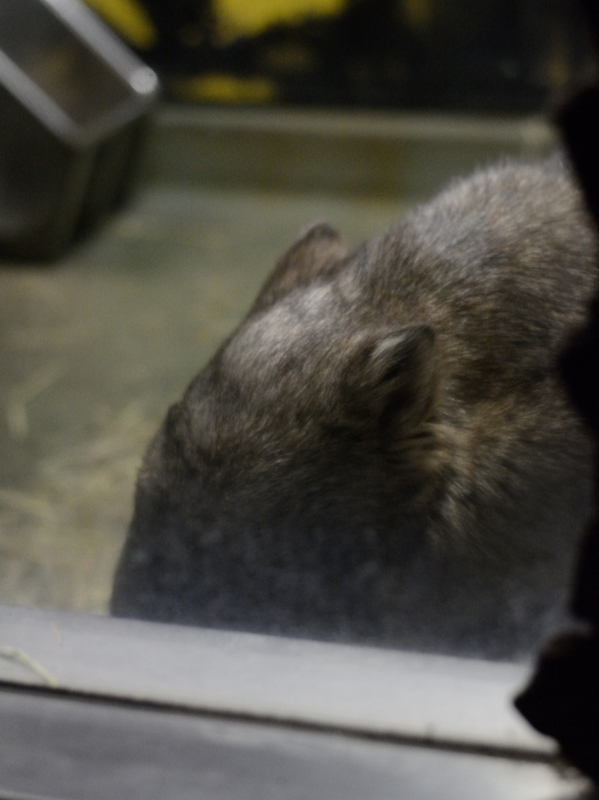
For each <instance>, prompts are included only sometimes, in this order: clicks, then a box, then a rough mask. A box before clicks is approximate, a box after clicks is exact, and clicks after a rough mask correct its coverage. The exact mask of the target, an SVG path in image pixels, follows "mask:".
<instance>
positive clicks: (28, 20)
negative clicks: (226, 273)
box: [0, 0, 158, 258]
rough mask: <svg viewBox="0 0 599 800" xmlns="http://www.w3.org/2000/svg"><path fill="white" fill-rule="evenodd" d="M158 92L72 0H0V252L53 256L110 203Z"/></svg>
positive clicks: (145, 71)
mask: <svg viewBox="0 0 599 800" xmlns="http://www.w3.org/2000/svg"><path fill="white" fill-rule="evenodd" d="M157 93H158V79H157V77H156V74H155V73H154V72H153V71H152V70H151V69H150V68H149V67H147V66H145V65H144V64H143V63H142V62H141V61H140V60H139V59H138V58H136V57H135V56H134V55H133V54H132V53H131V52H130V51H129V50H128V49H127V48H126V47H125V46H124V45H123V44H122V43H121V42H120V41H119V40H118V39H117V38H116V37H115V36H114V35H113V34H112V33H111V32H110V31H109V30H108V29H107V28H106V27H105V26H104V25H103V24H102V23H101V22H100V21H99V20H98V19H97V17H96V16H95V15H94V14H93V13H92V12H91V11H89V9H87V7H86V6H84V5H82V4H81V3H80V2H78V0H0V255H1V256H5V257H25V258H40V257H41V258H44V257H50V256H53V255H55V254H56V253H58V252H60V251H61V250H63V249H64V247H65V246H66V245H68V244H69V242H70V241H71V240H72V238H73V236H74V235H75V233H76V232H77V231H78V230H79V229H80V228H81V227H84V226H85V227H87V226H90V225H93V224H94V223H95V222H96V221H97V220H98V219H99V218H100V217H101V216H102V215H103V214H104V213H105V212H106V211H108V210H109V209H110V207H111V206H113V205H114V204H115V203H116V202H117V201H118V199H119V198H120V197H121V196H122V194H123V192H124V189H125V186H126V183H127V179H128V177H129V172H130V167H131V164H132V162H133V159H134V156H135V153H136V150H137V146H138V140H139V134H140V130H141V127H142V125H143V119H144V115H145V114H146V112H147V110H148V108H149V107H150V105H151V104H152V102H153V101H154V100H155V98H156V96H157Z"/></svg>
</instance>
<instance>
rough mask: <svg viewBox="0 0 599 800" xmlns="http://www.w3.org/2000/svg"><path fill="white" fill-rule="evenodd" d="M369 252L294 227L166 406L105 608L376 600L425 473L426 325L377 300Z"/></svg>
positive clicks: (286, 609) (223, 610) (127, 610)
mask: <svg viewBox="0 0 599 800" xmlns="http://www.w3.org/2000/svg"><path fill="white" fill-rule="evenodd" d="M369 259H370V255H369V252H368V250H367V249H362V250H360V251H358V252H357V253H355V254H353V255H351V254H350V253H349V252H348V250H347V248H346V247H345V245H344V244H343V243H342V242H341V240H340V239H339V237H338V235H337V234H336V233H335V232H334V231H333V230H332V229H331V228H329V227H328V226H326V225H317V226H314V227H312V228H310V229H309V230H308V231H307V232H306V233H304V234H303V235H302V236H301V237H300V238H299V239H298V240H297V241H296V242H295V244H294V245H293V246H292V247H291V249H290V250H289V251H288V252H287V253H286V254H285V256H284V257H283V258H282V259H281V260H280V262H279V263H278V264H277V266H276V268H275V270H274V272H273V274H272V275H271V277H270V278H269V280H268V281H267V283H266V284H265V286H264V287H263V289H262V291H261V292H260V294H259V296H258V298H257V299H256V301H255V303H254V306H253V307H252V309H251V311H250V313H249V315H248V317H247V318H246V319H245V321H244V322H243V323H242V324H241V326H240V327H239V328H238V330H237V331H236V332H235V333H234V334H233V335H232V336H231V337H230V339H229V340H228V341H227V342H226V343H225V344H224V345H223V347H222V348H221V349H220V351H219V352H218V353H217V354H216V356H215V357H214V358H213V360H212V361H211V362H210V363H209V364H208V366H207V367H206V368H205V369H204V370H203V371H202V372H201V373H200V374H199V375H198V376H197V377H196V378H195V380H194V381H193V382H192V383H191V385H190V386H189V388H188V389H187V391H186V393H185V395H184V397H183V399H182V400H181V401H180V402H179V403H176V404H175V405H174V406H172V407H171V408H170V410H169V412H168V414H167V417H166V420H165V422H164V424H163V426H162V428H161V429H160V431H159V432H158V434H157V436H156V437H155V439H154V441H153V442H152V444H151V445H150V448H149V450H148V452H147V454H146V457H145V461H144V464H143V467H142V470H141V473H140V476H139V480H138V486H137V494H136V505H135V514H134V518H133V521H132V524H131V528H130V532H129V538H128V541H127V544H126V546H125V550H124V552H123V555H122V558H121V563H120V566H119V569H118V572H117V577H116V581H115V589H114V595H113V600H112V609H113V612H114V613H117V614H126V615H131V616H140V617H149V618H158V619H170V620H180V621H190V622H191V621H193V622H199V623H203V624H216V625H227V624H231V625H236V626H238V627H239V626H241V627H249V628H251V627H253V626H257V627H259V628H261V629H263V630H279V629H280V630H301V629H303V628H302V626H303V625H304V622H305V621H306V620H307V619H308V617H310V616H311V615H316V616H319V618H320V620H321V623H322V624H323V625H324V626H325V627H326V626H327V624H328V623H327V619H329V618H335V617H336V615H337V616H339V617H343V616H344V615H345V614H347V607H349V606H351V605H352V604H357V605H360V604H362V607H363V613H364V614H365V615H366V617H368V616H370V615H371V614H375V613H377V612H376V610H375V609H374V606H377V604H378V605H380V603H381V602H383V603H384V597H383V596H382V595H384V593H385V592H386V591H387V592H389V591H391V590H392V587H391V586H387V587H386V588H385V586H384V585H382V584H384V581H383V582H382V584H381V581H378V578H379V577H380V576H379V574H378V573H379V570H380V569H381V565H382V564H383V563H384V564H386V565H387V568H389V566H391V567H392V566H393V565H394V564H400V563H401V562H402V561H405V559H406V556H407V554H408V553H410V552H411V551H412V550H413V549H414V548H415V547H416V546H417V540H418V537H419V534H420V532H421V528H422V513H421V511H420V507H421V504H422V498H423V493H425V492H426V491H429V492H430V491H433V490H434V487H432V486H431V481H430V480H429V473H432V472H434V470H435V465H434V461H435V458H436V447H435V441H434V434H433V429H434V424H433V421H434V407H435V397H436V384H437V380H436V373H437V360H436V357H435V342H434V334H433V331H432V329H431V328H430V327H429V326H428V325H426V324H425V323H414V322H412V323H411V324H407V325H405V326H401V325H393V324H390V323H389V321H388V320H386V319H385V316H384V313H382V311H381V310H380V309H377V307H376V302H374V303H373V301H372V297H370V296H369V289H368V286H369V279H368V271H369ZM377 581H378V583H377ZM369 586H370V587H371V589H368V587H369ZM381 593H382V594H381ZM340 597H343V599H342V600H340V599H339V598H340ZM368 598H369V599H368ZM369 603H370V604H371V605H372V604H374V606H373V608H371V609H370V610H369V609H368V606H369ZM341 606H343V608H341ZM365 624H366V623H365Z"/></svg>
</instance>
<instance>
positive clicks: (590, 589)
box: [516, 0, 599, 783]
mask: <svg viewBox="0 0 599 800" xmlns="http://www.w3.org/2000/svg"><path fill="white" fill-rule="evenodd" d="M585 5H586V6H587V11H588V17H589V20H590V23H591V26H592V29H593V33H594V34H595V40H596V44H598V45H599V3H598V2H596V0H586V3H585ZM559 124H560V126H561V129H562V133H563V135H564V139H565V142H566V144H567V146H568V149H569V151H570V156H571V159H572V161H573V163H574V166H575V168H576V171H577V172H578V175H579V178H580V182H581V184H582V186H583V187H584V190H585V193H586V197H587V202H588V205H589V208H590V209H591V212H592V213H593V216H594V218H595V221H596V222H597V224H598V225H599V85H595V86H591V87H589V88H587V89H585V90H583V91H581V92H580V93H579V94H578V95H577V96H576V97H575V98H574V99H573V100H572V101H571V102H570V103H568V104H567V105H566V106H565V107H564V109H563V110H562V112H561V114H560V116H559ZM598 365H599V298H596V299H595V301H594V303H593V306H592V309H591V317H590V320H589V323H588V327H587V329H586V330H584V331H583V332H582V333H581V334H580V335H579V337H578V338H577V340H576V341H575V342H573V343H572V345H571V347H570V348H569V349H568V351H567V352H566V353H565V354H564V356H563V361H562V374H563V377H564V380H565V382H566V385H567V387H568V390H569V392H570V394H571V397H572V399H573V401H574V402H575V403H576V405H577V406H578V408H579V410H580V412H581V413H582V415H583V416H584V418H585V420H586V421H587V423H588V424H589V426H590V427H591V429H592V431H593V433H594V436H595V440H596V442H597V443H599V371H598ZM595 459H596V471H595V510H594V514H593V517H592V518H591V521H590V523H589V526H588V529H587V532H586V535H585V539H584V542H583V546H582V550H581V553H580V559H579V565H578V571H577V575H576V581H575V586H574V593H573V598H572V610H573V612H574V614H575V615H576V616H577V617H578V618H579V619H581V620H582V621H584V622H586V623H588V632H587V633H586V634H574V633H573V634H567V635H564V636H562V637H560V638H558V639H556V640H554V641H553V642H551V643H550V644H549V646H548V647H547V648H546V650H545V651H544V652H543V653H542V654H541V658H540V662H539V666H538V669H537V672H536V674H535V676H534V678H533V680H532V683H531V684H530V686H529V687H528V689H526V691H525V692H524V693H523V694H521V695H520V696H519V697H518V698H517V700H516V706H517V707H518V709H519V710H520V711H521V712H522V714H523V715H524V716H525V717H526V718H527V719H528V721H529V722H530V723H532V725H534V727H535V728H537V729H538V730H539V731H541V732H542V733H545V734H548V735H549V736H553V737H554V738H555V739H557V740H558V742H559V743H560V745H561V749H562V752H563V754H564V755H565V756H566V757H567V758H568V759H569V760H570V761H571V762H572V763H573V764H575V765H576V766H577V767H579V768H580V769H582V770H583V771H584V772H586V773H587V774H588V775H589V776H590V777H592V778H593V779H594V780H595V781H596V782H598V783H599V459H598V454H597V452H596V453H595Z"/></svg>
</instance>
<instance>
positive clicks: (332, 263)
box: [252, 222, 350, 313]
mask: <svg viewBox="0 0 599 800" xmlns="http://www.w3.org/2000/svg"><path fill="white" fill-rule="evenodd" d="M349 254H350V250H349V248H348V246H347V245H346V244H345V242H344V241H343V240H342V239H341V237H340V236H339V234H338V233H337V231H335V230H334V229H333V228H331V226H330V225H328V224H327V223H326V222H318V223H316V224H314V225H311V226H310V227H309V228H306V229H305V230H304V231H302V232H301V233H300V235H299V236H298V238H297V239H296V240H295V242H294V243H293V244H292V245H291V247H290V248H289V250H288V251H287V252H286V253H285V254H284V255H283V256H282V257H281V258H280V259H279V261H278V262H277V265H276V267H275V268H274V271H273V272H272V274H271V275H270V277H269V278H268V280H267V281H266V283H265V284H264V286H263V287H262V289H261V291H260V294H259V295H258V297H257V299H256V302H255V303H254V306H253V308H252V313H253V312H256V311H260V310H262V309H263V308H266V307H267V306H269V305H271V304H272V303H274V302H275V301H276V300H278V299H279V298H281V297H283V296H284V295H286V294H287V293H288V292H289V291H291V289H294V288H295V287H297V286H302V285H305V284H307V283H310V281H311V280H313V279H314V278H315V277H317V276H318V275H323V276H324V275H330V274H332V273H334V272H335V271H336V270H337V269H338V268H339V267H340V266H341V264H342V263H343V261H344V259H346V258H347V256H348V255H349Z"/></svg>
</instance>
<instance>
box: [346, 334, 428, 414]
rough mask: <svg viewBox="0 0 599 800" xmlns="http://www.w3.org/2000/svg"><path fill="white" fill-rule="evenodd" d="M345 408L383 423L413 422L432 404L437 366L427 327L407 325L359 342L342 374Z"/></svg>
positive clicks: (426, 412) (425, 412)
mask: <svg viewBox="0 0 599 800" xmlns="http://www.w3.org/2000/svg"><path fill="white" fill-rule="evenodd" d="M346 380H347V382H346V387H347V389H348V400H349V404H350V409H351V411H353V412H354V413H357V414H359V415H361V416H362V415H364V414H365V413H366V414H367V415H368V416H369V417H370V418H375V419H376V420H377V421H378V422H380V423H383V424H386V423H391V422H398V423H400V424H403V425H406V424H408V425H409V424H415V423H418V422H419V421H421V420H423V419H424V418H426V417H427V416H428V415H429V413H430V410H431V408H432V405H433V403H434V399H435V394H436V389H437V383H438V370H437V358H436V352H435V334H434V332H433V329H432V328H431V327H430V326H429V325H425V324H417V325H407V326H405V327H403V328H399V329H398V330H396V331H392V332H389V333H385V334H383V335H381V336H379V337H377V338H375V339H374V340H372V339H370V341H368V342H367V343H364V342H363V343H362V344H361V345H360V347H359V348H358V351H357V352H356V354H355V357H354V359H353V360H352V362H351V363H350V365H349V367H348V370H347V373H346Z"/></svg>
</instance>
